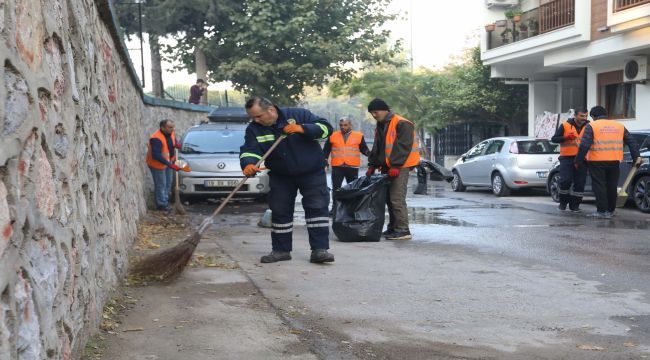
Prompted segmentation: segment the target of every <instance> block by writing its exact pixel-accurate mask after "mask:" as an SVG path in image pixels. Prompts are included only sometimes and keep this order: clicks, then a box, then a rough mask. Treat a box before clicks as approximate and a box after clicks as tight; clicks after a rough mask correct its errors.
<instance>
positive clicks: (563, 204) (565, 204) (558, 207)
mask: <svg viewBox="0 0 650 360" xmlns="http://www.w3.org/2000/svg"><path fill="white" fill-rule="evenodd" d="M566 206H567V203H565V202H561V203H560V205H558V206H557V209H558V210H560V211H565V210H566Z"/></svg>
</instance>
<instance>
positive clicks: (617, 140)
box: [587, 119, 625, 161]
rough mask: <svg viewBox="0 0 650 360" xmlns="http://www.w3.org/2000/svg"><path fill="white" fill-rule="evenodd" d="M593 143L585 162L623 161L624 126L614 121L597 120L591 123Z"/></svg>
mask: <svg viewBox="0 0 650 360" xmlns="http://www.w3.org/2000/svg"><path fill="white" fill-rule="evenodd" d="M591 128H592V129H593V131H594V142H593V144H592V145H591V148H589V152H588V153H587V161H621V160H623V146H624V144H623V137H624V136H625V126H623V124H621V123H619V122H618V121H614V120H606V119H603V120H597V121H594V122H592V123H591Z"/></svg>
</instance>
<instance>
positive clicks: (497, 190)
mask: <svg viewBox="0 0 650 360" xmlns="http://www.w3.org/2000/svg"><path fill="white" fill-rule="evenodd" d="M492 192H493V193H494V195H496V196H508V195H510V188H509V187H508V185H506V181H505V180H504V179H503V176H501V174H499V173H495V174H494V175H492Z"/></svg>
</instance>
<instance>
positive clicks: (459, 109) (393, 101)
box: [331, 47, 528, 134]
mask: <svg viewBox="0 0 650 360" xmlns="http://www.w3.org/2000/svg"><path fill="white" fill-rule="evenodd" d="M331 90H332V91H333V93H334V94H335V95H336V94H341V93H346V94H349V95H358V94H364V95H365V96H366V100H370V99H372V98H375V97H379V98H382V99H384V100H385V101H386V102H387V103H388V104H389V105H390V106H391V109H392V110H394V111H395V112H397V113H399V114H400V115H403V116H404V117H406V118H407V119H409V120H412V121H414V122H415V123H416V124H417V126H418V128H426V129H428V130H435V129H436V128H442V127H444V126H446V125H447V124H449V123H452V122H457V121H463V122H493V123H501V124H505V125H507V126H508V127H509V128H510V132H511V133H513V134H518V133H520V132H521V129H520V128H519V125H520V124H521V123H522V122H525V121H526V112H527V109H528V89H527V87H525V86H513V85H506V84H504V83H503V81H501V80H498V79H492V78H490V68H489V67H488V66H483V64H482V63H481V59H480V49H479V48H478V47H476V48H473V49H470V50H468V51H467V53H466V55H465V57H464V58H463V59H462V62H460V63H458V64H454V65H451V66H449V67H447V68H446V69H444V70H442V71H430V70H424V69H420V70H418V71H416V72H415V73H411V72H408V71H406V70H405V69H404V68H399V67H383V68H378V69H374V70H372V71H367V72H365V73H363V74H362V75H361V76H360V77H358V78H356V79H354V80H353V81H352V82H351V83H350V84H348V85H342V84H340V83H339V84H335V86H332V87H331Z"/></svg>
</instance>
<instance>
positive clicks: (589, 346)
mask: <svg viewBox="0 0 650 360" xmlns="http://www.w3.org/2000/svg"><path fill="white" fill-rule="evenodd" d="M578 349H580V350H594V351H603V350H605V348H603V347H600V346H596V345H586V344H583V345H578Z"/></svg>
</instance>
